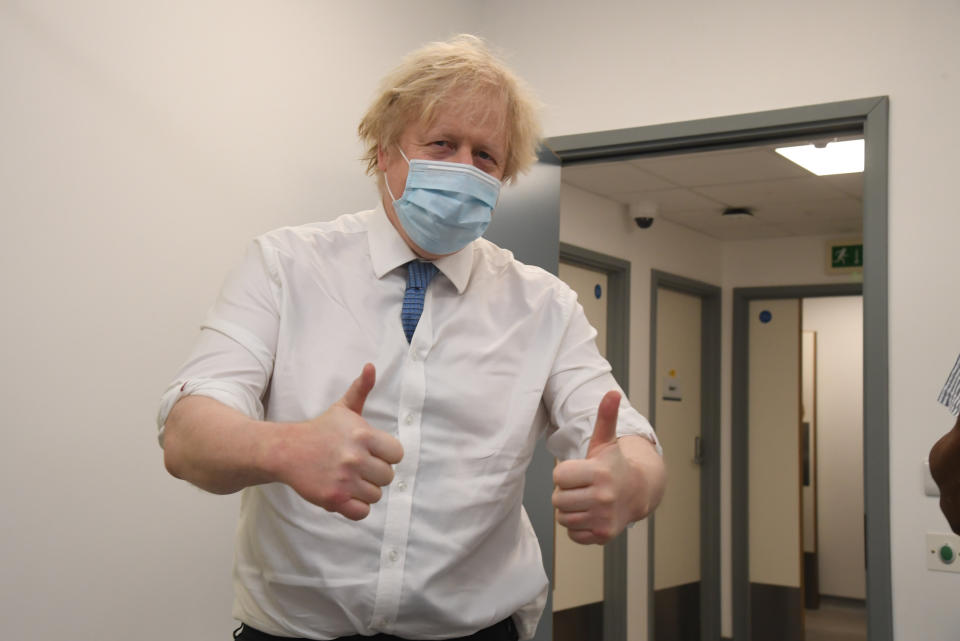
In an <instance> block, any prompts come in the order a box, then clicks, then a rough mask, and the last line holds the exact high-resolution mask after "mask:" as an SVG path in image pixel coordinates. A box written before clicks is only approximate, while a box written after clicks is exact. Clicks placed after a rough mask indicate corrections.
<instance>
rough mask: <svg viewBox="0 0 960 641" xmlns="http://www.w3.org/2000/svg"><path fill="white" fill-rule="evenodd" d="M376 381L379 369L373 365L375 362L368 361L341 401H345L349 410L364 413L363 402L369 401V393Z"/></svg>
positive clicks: (345, 405)
mask: <svg viewBox="0 0 960 641" xmlns="http://www.w3.org/2000/svg"><path fill="white" fill-rule="evenodd" d="M376 382H377V369H376V368H375V367H374V366H373V363H367V364H366V365H364V366H363V370H361V372H360V376H358V377H357V378H356V379H354V381H353V383H352V384H351V385H350V388H349V389H347V393H346V394H344V395H343V398H341V399H340V401H339V402H340V403H343V406H344V407H346V408H347V409H348V410H351V411H353V412H356V413H357V414H363V404H364V403H366V402H367V394H369V393H370V390H372V389H373V385H374V383H376Z"/></svg>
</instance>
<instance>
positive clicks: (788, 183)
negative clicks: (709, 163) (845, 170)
mask: <svg viewBox="0 0 960 641" xmlns="http://www.w3.org/2000/svg"><path fill="white" fill-rule="evenodd" d="M694 191H696V192H697V193H699V194H701V195H704V196H707V197H708V198H713V199H715V200H719V201H720V202H723V203H725V204H727V205H730V206H731V207H763V206H769V205H782V204H790V203H794V204H796V203H803V202H811V201H817V200H830V199H833V198H840V197H842V196H844V195H845V194H844V193H843V192H842V191H840V190H839V189H837V188H836V187H834V186H832V185H829V184H827V183H825V182H823V181H822V180H819V178H818V177H817V176H807V177H804V178H788V179H784V180H768V181H764V182H756V183H733V184H729V185H711V186H708V187H697V188H695V189H694Z"/></svg>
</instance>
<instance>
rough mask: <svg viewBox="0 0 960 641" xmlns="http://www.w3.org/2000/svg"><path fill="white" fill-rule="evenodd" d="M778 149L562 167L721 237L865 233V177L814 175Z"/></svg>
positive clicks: (600, 190) (585, 182)
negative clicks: (738, 210)
mask: <svg viewBox="0 0 960 641" xmlns="http://www.w3.org/2000/svg"><path fill="white" fill-rule="evenodd" d="M778 146H782V143H778V144H770V145H766V146H762V147H749V148H742V149H727V150H721V151H705V152H698V153H685V154H677V155H672V156H657V157H649V156H648V157H641V158H634V159H631V160H620V161H615V162H600V163H584V164H577V165H564V167H563V170H562V181H563V182H564V183H566V184H568V185H573V186H575V187H579V188H580V189H583V190H586V191H588V192H591V193H593V194H596V195H598V196H603V197H605V198H609V199H610V200H613V201H616V202H619V203H622V204H624V205H630V204H634V203H641V205H640V207H641V209H643V208H648V207H651V206H655V207H656V209H657V217H658V218H660V219H663V220H669V221H671V222H674V223H676V224H678V225H683V226H684V227H688V228H690V229H694V230H696V231H699V232H701V233H704V234H706V235H708V236H712V237H713V238H717V239H719V240H748V239H754V238H780V237H785V236H817V235H825V234H849V235H860V234H862V233H863V214H862V203H861V201H862V199H863V174H862V173H857V174H840V175H835V176H815V175H813V174H812V173H810V172H808V171H807V170H806V169H803V168H801V167H799V166H797V165H795V164H793V163H792V162H790V161H789V160H787V159H786V158H784V157H782V156H781V155H780V154H778V153H776V152H775V151H774V147H778ZM728 207H748V208H750V210H751V211H752V212H753V216H743V215H739V216H723V215H722V213H723V211H724V210H725V209H726V208H728Z"/></svg>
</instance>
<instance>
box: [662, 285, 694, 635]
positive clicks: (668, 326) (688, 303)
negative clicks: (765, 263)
mask: <svg viewBox="0 0 960 641" xmlns="http://www.w3.org/2000/svg"><path fill="white" fill-rule="evenodd" d="M702 307H703V303H702V299H701V298H700V297H699V296H695V295H692V294H685V293H681V292H677V291H673V290H670V289H665V288H663V287H661V288H658V289H657V319H656V323H657V326H656V332H657V341H656V369H657V371H656V377H657V378H656V388H655V389H656V398H655V412H656V413H655V416H656V423H657V424H656V429H657V436H658V437H659V438H660V442H661V444H662V445H663V456H664V462H665V463H666V466H667V470H668V473H669V477H670V478H669V482H668V487H667V492H666V494H665V495H664V498H663V501H662V502H661V503H660V506H659V507H658V508H657V511H656V513H655V515H654V519H653V525H654V560H653V563H654V568H653V570H654V580H653V589H654V595H653V598H654V639H656V640H658V641H659V640H664V639H682V640H683V641H697V640H699V639H700V625H699V622H700V579H701V574H700V568H701V559H700V463H699V460H698V459H697V457H696V454H697V451H698V447H697V446H698V440H699V438H700V428H701V420H702V412H701V394H700V387H701V351H702V348H701V326H702Z"/></svg>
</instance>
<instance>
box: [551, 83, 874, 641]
mask: <svg viewBox="0 0 960 641" xmlns="http://www.w3.org/2000/svg"><path fill="white" fill-rule="evenodd" d="M888 126H889V99H888V98H887V97H886V96H881V97H872V98H862V99H858V100H847V101H842V102H832V103H826V104H821V105H811V106H805V107H795V108H789V109H777V110H773V111H764V112H757V113H749V114H741V115H735V116H722V117H718V118H706V119H703V120H693V121H686V122H679V123H670V124H663V125H651V126H647V127H635V128H630V129H616V130H610V131H600V132H593V133H585V134H574V135H568V136H556V137H553V138H549V139H547V140H546V141H545V145H546V146H547V147H548V148H549V149H550V150H551V151H552V152H553V153H554V154H555V155H556V156H557V157H558V158H559V159H560V162H561V163H562V164H573V163H578V162H595V161H609V160H617V159H626V158H634V157H637V156H643V155H667V154H676V153H688V152H695V151H704V150H708V149H724V148H735V147H743V146H749V145H757V144H763V143H765V142H769V141H771V140H788V139H809V138H811V137H816V136H828V135H831V134H841V133H842V134H849V133H851V132H862V133H863V135H864V139H865V162H864V172H863V212H864V216H863V218H864V220H863V244H864V282H863V305H864V327H863V329H864V477H865V478H864V492H865V496H864V499H865V501H864V502H865V509H866V512H867V527H866V538H867V563H868V568H869V571H868V572H867V633H868V637H869V639H870V640H871V641H893V615H892V610H893V608H892V606H893V598H892V587H891V570H890V486H889V476H890V473H889V461H890V452H889V450H890V433H889V424H890V412H889V404H888V395H887V392H888V388H889V373H888V366H889V345H888V336H889V319H888V298H887V281H888V268H887V263H888V250H887V234H888V231H887V166H888V165H887V150H888ZM734 374H736V372H734ZM715 596H716V598H718V599H719V598H720V595H715ZM740 599H741V600H742V597H740ZM733 606H734V612H735V616H734V638H736V639H738V640H739V641H746V637H745V636H743V635H744V630H743V628H742V623H741V624H740V625H741V627H740V628H738V627H737V625H738V623H737V621H738V620H740V619H738V617H737V613H738V610H742V609H743V608H744V606H745V604H744V603H742V602H740V601H738V597H737V595H736V594H734V603H733ZM740 614H742V612H741V613H740ZM740 618H741V619H742V617H740Z"/></svg>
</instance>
